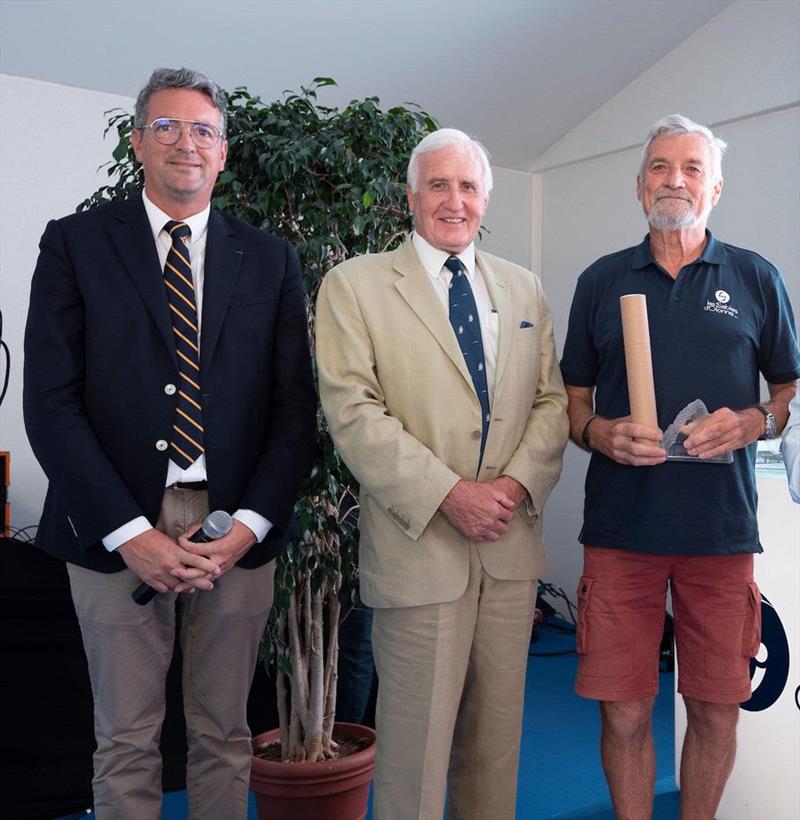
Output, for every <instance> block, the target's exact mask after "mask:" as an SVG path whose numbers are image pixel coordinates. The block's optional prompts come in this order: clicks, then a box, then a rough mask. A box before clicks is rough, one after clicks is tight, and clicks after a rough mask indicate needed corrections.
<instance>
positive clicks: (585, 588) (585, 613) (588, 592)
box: [575, 575, 595, 655]
mask: <svg viewBox="0 0 800 820" xmlns="http://www.w3.org/2000/svg"><path fill="white" fill-rule="evenodd" d="M594 582H595V579H594V578H591V577H589V576H588V575H582V576H581V579H580V581H578V591H577V596H578V623H577V628H576V635H575V650H576V652H577V653H578V654H579V655H585V654H586V653H587V652H588V651H589V607H590V606H591V600H592V587H593V586H594Z"/></svg>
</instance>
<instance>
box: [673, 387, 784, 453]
mask: <svg viewBox="0 0 800 820" xmlns="http://www.w3.org/2000/svg"><path fill="white" fill-rule="evenodd" d="M796 386H797V382H796V381H791V382H786V383H785V384H768V385H767V387H768V388H769V394H770V397H771V398H770V400H769V401H768V402H765V403H764V407H766V408H767V410H769V411H770V413H772V415H773V416H775V425H776V428H777V429H776V432H778V433H780V432H781V430H783V428H784V427H785V426H786V422H787V420H788V419H789V402H790V401H791V400H792V397H793V396H794V392H795V389H796ZM763 434H764V414H763V413H761V412H760V411H759V410H756V409H755V408H753V407H745V408H743V409H741V410H731V409H730V408H729V407H720V408H719V410H715V411H714V412H713V413H711V415H710V416H707V417H706V418H704V419H703V420H702V421H700V422H698V423H697V425H696V426H695V427H693V429H692V432H691V435H690V436H689V437H688V438H687V439H686V441H685V442H684V444H683V446H684V447H685V448H686V450H687V451H688V452H689V453H690V454H691V455H693V456H699V457H700V458H703V459H706V458H714V457H715V456H720V455H723V454H724V453H729V452H730V451H731V450H739V449H740V448H742V447H747V445H748V444H752V443H753V442H754V441H757V440H758V439H759V437H760V436H762V435H763Z"/></svg>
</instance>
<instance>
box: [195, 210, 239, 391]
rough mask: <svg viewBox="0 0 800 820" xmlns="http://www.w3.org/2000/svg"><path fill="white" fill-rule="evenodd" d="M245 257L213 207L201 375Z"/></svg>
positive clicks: (216, 339)
mask: <svg viewBox="0 0 800 820" xmlns="http://www.w3.org/2000/svg"><path fill="white" fill-rule="evenodd" d="M243 259H244V243H243V242H241V241H240V240H238V239H237V238H236V236H235V232H234V231H233V230H232V229H231V227H230V225H229V224H228V222H227V221H226V219H225V217H224V216H223V215H222V214H221V213H220V212H219V211H215V210H214V209H213V208H212V210H211V214H210V215H209V218H208V236H207V238H206V262H205V271H204V274H203V279H204V283H203V321H202V325H201V328H200V377H201V378H202V377H203V374H204V373H205V372H206V371H207V370H208V366H209V363H210V362H211V359H212V357H213V356H214V349H215V348H216V346H217V342H218V341H219V335H220V333H221V331H222V325H223V323H224V321H225V315H226V314H227V312H228V305H229V304H230V301H231V296H232V295H233V292H234V290H235V289H236V282H237V280H238V278H239V269H240V266H241V264H242V260H243Z"/></svg>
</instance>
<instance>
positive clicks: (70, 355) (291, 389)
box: [23, 196, 317, 572]
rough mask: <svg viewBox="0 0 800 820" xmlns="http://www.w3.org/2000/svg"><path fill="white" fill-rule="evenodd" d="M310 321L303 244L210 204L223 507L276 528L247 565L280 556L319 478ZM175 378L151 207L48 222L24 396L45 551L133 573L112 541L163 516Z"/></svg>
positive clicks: (209, 301) (210, 457) (214, 443)
mask: <svg viewBox="0 0 800 820" xmlns="http://www.w3.org/2000/svg"><path fill="white" fill-rule="evenodd" d="M306 317H307V312H306V300H305V293H304V291H303V285H302V280H301V277H300V267H299V264H298V261H297V256H296V254H295V252H294V250H293V248H292V246H291V245H290V244H289V243H288V242H286V241H285V240H282V239H279V238H277V237H275V236H272V235H271V234H268V233H265V232H264V231H260V230H257V229H255V228H253V227H251V226H250V225H247V224H245V223H243V222H241V221H239V220H238V219H235V218H233V217H230V216H227V215H225V214H223V213H220V212H219V211H215V210H213V209H212V211H211V215H210V218H209V223H208V235H207V244H206V258H205V274H204V286H203V312H202V325H201V345H200V347H201V352H200V384H201V389H202V396H203V426H204V430H205V451H206V467H207V472H208V493H209V506H210V509H212V510H216V509H223V510H227V511H228V512H231V513H232V512H234V511H235V510H236V509H238V508H244V509H250V510H254V511H255V512H257V513H260V514H261V515H263V516H264V517H265V518H267V519H269V520H270V521H271V522H272V524H273V525H274V528H273V529H272V530H271V531H270V533H269V535H268V536H267V538H266V539H265V540H264V542H263V543H261V544H255V545H254V546H253V547H252V548H251V549H250V550H249V551H248V553H247V554H246V555H245V557H244V558H243V559H242V560H241V561H240V562H239V565H240V566H244V567H256V566H260V565H262V564H264V563H266V562H267V561H268V560H270V559H271V558H273V557H274V556H275V555H276V554H277V553H278V552H280V551H281V549H282V548H283V546H284V545H285V543H286V540H287V535H288V530H289V522H290V519H291V514H292V508H293V505H294V501H295V498H296V495H297V492H298V488H299V486H300V484H301V482H302V481H303V479H304V478H305V477H306V475H307V474H308V470H309V468H310V464H311V454H312V450H313V447H314V438H315V425H316V406H317V404H316V393H315V390H314V382H313V376H312V371H311V362H310V356H309V350H308V329H307V328H308V325H307V318H306ZM177 379H178V365H177V358H176V354H175V345H174V343H173V333H172V325H171V320H170V315H169V309H168V307H167V298H166V295H165V290H164V285H163V282H162V272H161V269H160V266H159V262H158V254H157V252H156V247H155V243H154V241H153V234H152V230H151V228H150V223H149V222H148V219H147V215H146V213H145V209H144V204H143V202H142V198H141V196H137V197H134V198H132V199H129V200H125V201H121V202H114V203H110V204H109V205H105V206H102V207H100V208H96V209H93V210H91V211H88V212H85V213H81V214H73V215H71V216H68V217H65V218H63V219H60V220H57V221H52V222H50V223H48V225H47V228H46V229H45V232H44V235H43V236H42V240H41V243H40V252H39V259H38V262H37V264H36V270H35V272H34V275H33V283H32V287H31V301H30V310H29V313H28V324H27V327H26V332H25V386H24V398H23V405H24V413H25V424H26V429H27V432H28V437H29V439H30V442H31V446H32V447H33V451H34V453H35V455H36V457H37V458H38V460H39V462H40V463H41V465H42V467H43V469H44V471H45V473H46V475H47V477H48V479H49V481H50V485H49V488H48V491H47V497H46V499H45V504H44V510H43V513H42V518H41V521H40V524H39V530H38V535H37V544H38V545H39V546H41V547H43V548H44V549H45V550H47V551H48V552H49V553H51V554H52V555H55V556H57V557H59V558H62V559H64V560H66V561H69V562H71V563H74V564H78V565H80V566H84V567H88V568H90V569H94V570H99V571H102V572H115V571H118V570H120V569H122V568H123V567H124V562H123V561H122V558H121V557H120V556H119V555H117V554H116V553H109V552H108V551H107V550H106V549H105V548H104V547H103V545H102V543H101V538H102V537H103V536H105V535H107V534H108V533H110V532H113V531H114V530H115V529H117V528H118V527H120V526H122V525H123V524H125V523H126V522H128V521H130V520H132V519H133V518H136V517H137V516H140V515H144V516H145V517H146V518H147V519H148V520H149V521H150V522H151V523H155V521H156V520H157V518H158V514H159V510H160V508H161V500H162V496H163V494H164V485H165V482H166V476H167V464H168V460H169V450H168V449H166V450H165V449H159V448H158V447H157V446H156V443H157V442H159V441H160V442H164V441H167V442H168V441H170V440H171V434H172V424H173V420H174V416H175V405H176V395H175V394H174V391H172V389H171V388H168V387H167V386H168V385H172V384H175V383H176V382H177ZM165 388H166V390H165ZM167 390H168V391H169V392H167ZM169 393H173V395H170V394H169ZM160 446H161V447H163V443H162V444H161V445H160Z"/></svg>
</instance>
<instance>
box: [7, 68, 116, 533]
mask: <svg viewBox="0 0 800 820" xmlns="http://www.w3.org/2000/svg"><path fill="white" fill-rule="evenodd" d="M115 107H124V108H126V109H127V110H131V108H132V100H130V99H129V98H127V97H118V96H115V95H112V94H103V93H99V92H96V91H87V90H85V89H80V88H69V87H67V86H61V85H55V84H53V83H45V82H40V81H38V80H29V79H25V78H22V77H12V76H9V75H7V74H0V180H2V185H0V229H1V230H2V241H1V242H0V307H2V310H3V339H4V340H5V342H6V343H7V344H8V346H9V348H10V350H11V380H10V382H9V386H8V394H7V395H6V398H5V401H4V402H3V406H2V408H0V450H10V451H11V487H10V488H9V495H10V501H11V524H12V526H13V527H24V526H27V525H29V524H36V523H37V522H38V520H39V513H40V512H41V506H42V502H43V501H44V492H45V489H46V486H47V484H46V481H45V478H44V474H43V473H42V471H41V469H40V468H39V465H38V464H37V462H36V460H35V459H34V457H33V453H32V452H31V450H30V447H29V446H28V440H27V437H26V436H25V430H24V427H23V423H22V340H23V335H24V330H25V317H26V315H27V311H28V296H29V291H30V281H31V276H32V274H33V268H34V266H35V264H36V257H37V255H38V246H39V237H40V236H41V235H42V232H43V230H44V226H45V224H46V223H47V220H49V219H53V218H56V217H60V216H64V215H66V214H68V213H70V212H72V211H74V210H75V207H76V205H77V204H78V203H79V202H81V201H82V200H83V199H85V198H86V197H87V196H88V195H89V194H91V193H92V192H93V191H95V190H96V189H97V188H98V187H100V185H102V184H103V182H104V181H105V180H106V179H107V176H106V173H105V171H104V170H103V171H101V172H99V173H98V171H97V168H98V166H99V165H101V164H102V163H104V162H105V161H106V160H108V159H109V157H110V156H111V150H112V148H113V146H114V145H116V140H115V139H114V137H115V136H116V135H115V134H113V135H112V134H109V139H108V140H107V141H106V142H105V143H104V142H103V129H104V127H105V121H106V120H105V117H104V115H103V112H104V111H106V110H108V109H110V108H115ZM75 457H76V458H79V457H80V454H79V453H76V454H75Z"/></svg>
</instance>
